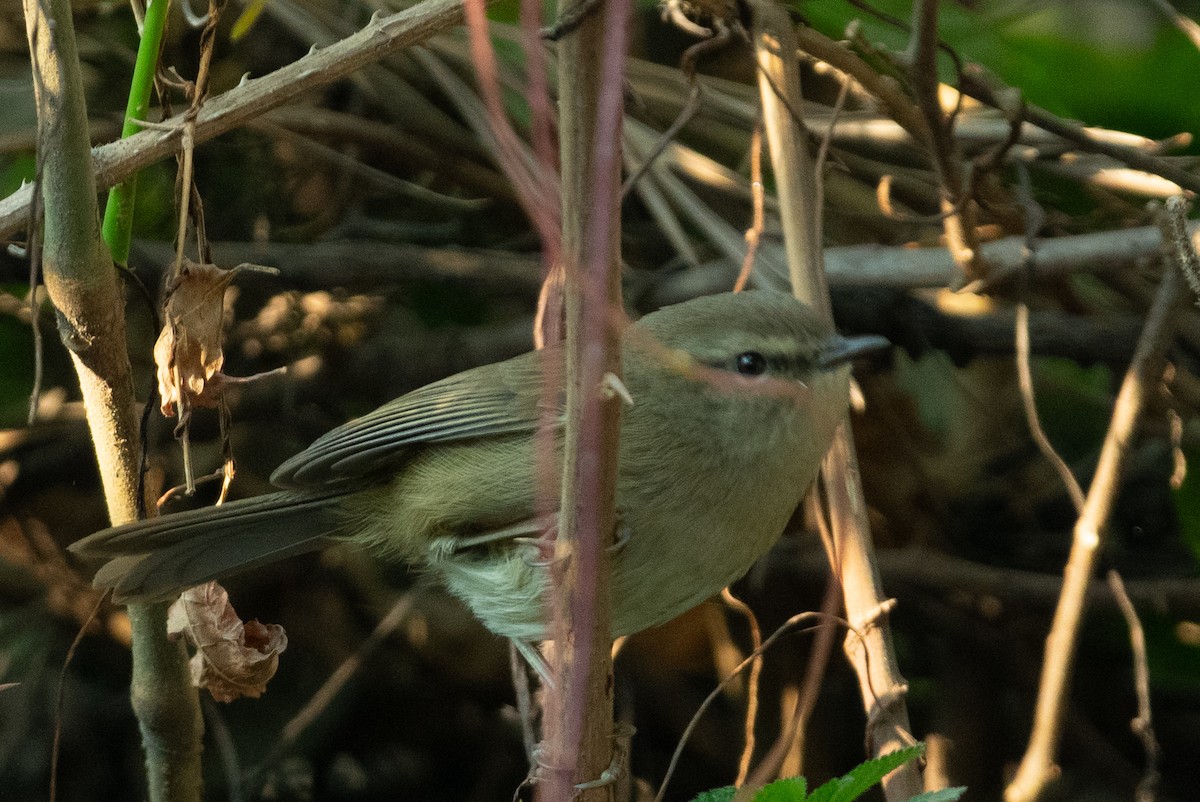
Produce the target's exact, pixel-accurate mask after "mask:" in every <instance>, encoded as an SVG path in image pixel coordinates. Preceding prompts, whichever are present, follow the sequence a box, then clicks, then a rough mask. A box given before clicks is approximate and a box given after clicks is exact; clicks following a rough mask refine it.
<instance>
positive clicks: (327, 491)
mask: <svg viewBox="0 0 1200 802" xmlns="http://www.w3.org/2000/svg"><path fill="white" fill-rule="evenodd" d="M624 342H625V345H624V350H623V360H624V362H623V366H624V384H625V386H626V387H627V388H628V391H629V393H630V395H631V396H632V400H633V403H632V405H625V406H624V408H623V409H622V412H621V415H622V423H621V435H620V451H619V463H618V464H619V467H618V478H617V496H616V504H617V509H618V512H619V515H620V519H621V525H622V530H623V531H624V532H626V533H627V536H626V537H625V539H624V541H623V543H622V545H621V546H620V547H619V548H618V549H616V551H615V553H614V555H613V558H612V600H613V607H612V610H613V631H614V633H615V634H616V635H624V634H629V633H632V632H637V631H639V630H642V629H645V628H647V627H651V626H654V625H656V624H660V623H662V622H664V621H667V620H669V619H671V618H673V617H675V616H677V615H679V614H680V613H682V612H684V611H685V610H687V609H689V608H690V607H692V606H694V605H696V604H698V603H699V602H701V601H703V600H704V599H706V598H708V597H710V596H712V595H713V594H715V593H717V592H718V591H720V589H721V588H723V587H724V586H725V585H727V584H729V583H730V582H732V581H734V580H736V579H737V578H739V577H740V576H742V575H743V574H744V573H745V572H746V571H747V570H748V569H749V568H750V566H751V564H752V563H753V562H754V561H755V560H757V559H758V558H759V557H760V556H761V555H762V554H763V553H765V552H766V551H767V549H769V548H770V547H771V545H772V544H774V543H775V541H776V540H777V539H778V538H779V536H780V534H781V533H782V532H783V528H784V526H785V524H786V523H787V521H788V518H789V517H790V516H791V515H792V513H793V511H794V510H795V509H796V507H797V505H798V504H799V502H800V500H801V498H802V497H803V495H804V492H805V491H806V489H807V488H808V485H809V484H811V482H812V481H813V478H814V477H815V476H816V472H817V469H818V466H819V464H820V461H821V458H822V456H823V455H824V454H825V451H826V450H827V449H828V447H829V443H830V441H831V439H832V437H833V433H834V430H835V429H836V427H837V425H838V423H839V422H840V421H841V419H842V417H843V415H844V413H845V409H846V404H847V395H848V370H847V369H846V368H845V363H846V362H848V361H849V360H850V359H851V358H853V357H854V356H855V355H857V354H860V353H863V352H865V351H869V350H877V349H878V348H880V347H882V346H884V345H886V341H884V340H882V339H881V338H878V337H859V338H846V337H841V336H839V335H837V334H836V333H835V332H833V331H832V330H830V329H829V328H828V327H827V326H826V325H825V324H823V323H822V322H821V320H820V319H819V318H818V316H817V315H816V313H815V312H813V310H812V309H810V308H809V307H807V306H805V305H804V304H802V303H800V302H799V301H797V300H795V299H794V298H792V297H791V296H789V295H783V294H779V293H772V292H745V293H739V294H725V295H714V296H709V297H704V298H698V299H695V300H692V301H687V302H685V303H681V304H678V305H675V306H671V307H667V308H664V309H661V310H659V311H658V312H655V313H653V314H650V315H647V316H646V317H645V318H643V319H642V320H641V321H639V322H638V323H636V324H634V325H633V327H632V328H631V330H630V331H629V332H627V334H626V337H625V340H624ZM551 355H553V354H551ZM541 382H542V371H541V369H540V361H539V358H538V355H536V354H525V355H522V356H519V357H516V358H514V359H510V360H507V361H505V362H499V363H496V364H493V365H485V366H483V367H479V368H475V369H473V370H468V371H465V372H463V373H459V374H457V375H455V376H451V377H449V378H447V379H443V380H442V381H438V382H435V383H433V384H430V385H427V386H425V387H422V388H420V389H417V390H414V391H413V392H410V393H408V394H407V395H404V396H401V397H400V398H397V399H396V400H394V401H392V402H390V403H388V404H385V405H383V406H382V407H380V408H379V409H377V410H375V411H374V412H371V413H370V414H368V415H365V416H363V417H362V418H359V419H357V420H354V421H351V422H349V423H347V424H345V425H343V426H341V427H339V428H337V429H334V430H333V431H331V432H329V433H328V434H326V435H325V436H323V437H321V438H320V439H318V440H317V441H316V442H314V443H313V444H312V445H311V446H309V447H308V448H307V449H306V450H304V451H303V452H301V453H300V454H297V455H296V456H295V457H293V458H291V459H290V460H288V461H287V462H285V463H284V464H283V465H282V466H281V467H280V468H279V469H278V470H277V471H276V472H275V474H274V475H273V476H272V482H274V483H275V484H276V485H277V486H279V487H280V488H283V490H282V492H278V493H272V494H269V495H265V496H260V497H257V498H251V499H246V500H242V501H236V502H232V503H229V504H225V505H223V506H220V507H208V508H205V509H200V510H193V511H190V512H183V513H178V514H172V515H165V516H162V517H160V518H156V519H153V520H149V521H139V522H136V523H131V524H126V525H124V526H119V527H115V528H113V529H107V530H105V531H103V532H99V533H97V534H94V535H91V536H90V537H87V538H84V539H83V540H80V541H79V542H77V543H75V544H74V545H73V546H72V547H71V550H72V551H73V552H75V553H76V554H77V555H79V556H80V557H83V558H105V559H108V560H109V561H108V562H107V563H106V564H105V565H104V566H103V567H102V568H101V569H100V571H99V573H98V574H97V575H96V580H95V581H96V584H97V585H98V586H100V587H109V588H112V589H113V592H114V597H115V598H116V600H118V601H132V600H149V599H165V598H169V597H171V596H173V595H175V594H177V593H179V592H180V591H181V590H183V589H184V588H187V587H189V586H191V585H195V584H199V583H201V582H205V581H208V580H210V579H215V578H218V577H222V576H225V575H227V574H230V573H234V572H236V571H241V570H243V569H247V568H252V567H254V566H259V565H263V564H266V563H269V562H273V561H275V560H279V559H282V558H284V557H288V556H291V555H294V554H300V553H302V552H307V551H312V550H314V549H320V548H322V547H325V546H327V545H329V544H331V543H335V542H339V541H346V542H350V543H353V544H355V545H358V546H362V547H364V548H367V549H369V550H371V551H373V552H375V553H377V554H379V555H380V556H381V557H384V558H389V559H394V560H400V561H404V562H408V563H411V564H413V565H415V566H417V567H419V568H421V569H423V570H425V571H427V572H428V573H430V574H432V575H433V576H435V577H436V578H438V579H439V580H441V581H442V582H444V583H445V585H446V586H447V587H448V588H449V589H450V590H451V591H452V592H453V593H455V594H456V595H458V596H459V597H460V598H462V599H463V600H464V601H465V602H466V603H467V604H468V605H469V606H470V607H471V609H472V610H473V611H474V612H475V614H476V615H477V616H478V617H479V618H480V620H482V621H483V623H484V624H485V625H486V626H487V627H488V628H490V629H491V630H492V631H494V632H496V633H498V634H500V635H504V636H507V637H510V638H513V639H515V640H519V641H532V640H538V639H541V638H542V637H543V636H544V633H545V624H544V622H543V602H542V594H543V590H544V589H545V585H546V582H547V569H546V567H545V566H544V565H541V564H539V562H538V560H537V559H536V550H535V548H534V547H533V546H531V543H530V539H531V538H536V537H538V536H539V535H540V534H542V527H541V526H539V524H538V522H537V521H535V516H534V498H535V468H536V464H535V460H536V459H537V454H536V450H535V447H534V442H535V437H534V435H535V432H536V430H537V427H538V423H539V420H538V401H539V399H540V398H541V396H542V390H541ZM560 442H561V439H560Z"/></svg>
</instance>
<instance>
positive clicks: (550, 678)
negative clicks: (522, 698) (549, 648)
mask: <svg viewBox="0 0 1200 802" xmlns="http://www.w3.org/2000/svg"><path fill="white" fill-rule="evenodd" d="M512 645H513V646H514V647H515V648H516V650H517V651H518V652H520V654H521V656H522V657H524V658H525V662H526V663H529V667H530V668H532V669H533V670H534V672H536V673H537V675H538V677H539V678H540V679H541V681H542V685H543V686H545V687H547V688H550V689H551V690H553V689H554V688H555V684H554V675H553V674H552V673H551V671H550V665H549V663H547V662H546V658H544V657H542V653H541V652H540V651H538V647H537V646H535V645H534V644H533V643H531V642H530V641H527V640H521V639H520V638H513V639H512ZM535 754H536V750H535Z"/></svg>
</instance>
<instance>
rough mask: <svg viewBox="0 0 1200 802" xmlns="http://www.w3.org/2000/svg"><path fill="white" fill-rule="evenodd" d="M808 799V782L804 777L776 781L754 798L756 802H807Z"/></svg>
mask: <svg viewBox="0 0 1200 802" xmlns="http://www.w3.org/2000/svg"><path fill="white" fill-rule="evenodd" d="M807 799H808V781H807V780H805V779H804V778H803V777H787V778H785V779H782V780H776V781H775V782H773V783H771V784H770V785H768V786H766V787H765V788H763V789H762V790H760V791H759V792H758V793H757V794H756V795H755V796H754V802H805V800H807Z"/></svg>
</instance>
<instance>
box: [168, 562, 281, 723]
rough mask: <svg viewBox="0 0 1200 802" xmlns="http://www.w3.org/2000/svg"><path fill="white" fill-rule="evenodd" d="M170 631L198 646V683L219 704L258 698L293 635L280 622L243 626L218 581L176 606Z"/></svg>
mask: <svg viewBox="0 0 1200 802" xmlns="http://www.w3.org/2000/svg"><path fill="white" fill-rule="evenodd" d="M167 632H168V633H170V634H172V635H178V634H180V633H182V634H183V635H184V636H185V637H186V638H187V639H188V641H190V642H191V644H192V645H193V646H195V647H196V654H195V655H193V656H192V662H191V666H192V684H193V685H195V686H196V687H198V688H208V691H209V693H211V694H212V696H213V698H214V699H216V700H217V701H218V702H232V701H233V700H234V699H238V698H241V697H243V696H249V697H254V698H257V697H259V696H261V695H262V693H263V691H265V690H266V688H267V682H268V681H270V679H271V677H273V676H275V671H276V670H277V669H278V668H279V655H280V653H282V652H283V651H284V649H286V648H287V633H285V632H284V631H283V627H281V626H279V625H278V624H269V625H267V624H260V623H259V622H258V621H248V622H245V623H243V622H242V620H241V619H240V618H238V615H237V612H235V611H234V609H233V605H232V604H230V603H229V594H228V593H226V592H225V588H223V587H221V586H220V585H218V584H217V583H216V582H208V583H206V584H203V585H198V586H196V587H194V588H191V589H190V590H188V591H185V592H184V594H183V595H182V596H180V597H179V599H178V600H177V601H176V602H175V603H174V604H173V605H171V611H170V613H169V615H168V618H167Z"/></svg>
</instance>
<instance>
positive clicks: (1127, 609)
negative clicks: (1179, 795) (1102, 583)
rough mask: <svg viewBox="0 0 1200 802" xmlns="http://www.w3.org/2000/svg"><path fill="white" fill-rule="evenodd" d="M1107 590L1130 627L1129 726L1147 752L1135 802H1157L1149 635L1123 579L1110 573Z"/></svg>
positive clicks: (1157, 749) (1156, 742) (1156, 748)
mask: <svg viewBox="0 0 1200 802" xmlns="http://www.w3.org/2000/svg"><path fill="white" fill-rule="evenodd" d="M1107 579H1108V586H1109V588H1111V589H1112V593H1113V597H1114V598H1115V599H1116V600H1117V607H1118V608H1119V609H1120V610H1121V615H1122V616H1123V617H1124V618H1125V625H1126V626H1127V627H1129V649H1130V652H1132V654H1133V689H1134V692H1135V693H1136V694H1137V703H1138V714H1137V716H1136V717H1134V719H1133V721H1132V722H1130V725H1129V726H1130V728H1132V729H1133V733H1134V735H1136V736H1137V737H1138V740H1140V741H1141V742H1142V749H1143V750H1145V752H1146V768H1145V770H1144V771H1143V772H1142V779H1141V781H1140V782H1138V786H1137V791H1136V792H1135V794H1134V799H1135V800H1137V802H1154V799H1155V798H1156V797H1157V793H1158V784H1159V782H1160V780H1161V779H1162V775H1161V774H1160V773H1159V771H1158V761H1159V754H1160V751H1161V750H1160V749H1159V746H1158V738H1156V737H1155V735H1154V724H1153V721H1152V719H1151V717H1150V661H1149V659H1148V658H1147V656H1146V631H1145V630H1144V629H1142V622H1141V621H1140V620H1139V619H1138V614H1137V610H1135V609H1134V607H1133V602H1132V601H1131V600H1130V598H1129V593H1128V592H1127V591H1126V590H1125V583H1124V582H1123V581H1122V580H1121V575H1120V574H1118V573H1117V572H1116V571H1112V570H1110V571H1109V572H1108V574H1107Z"/></svg>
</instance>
